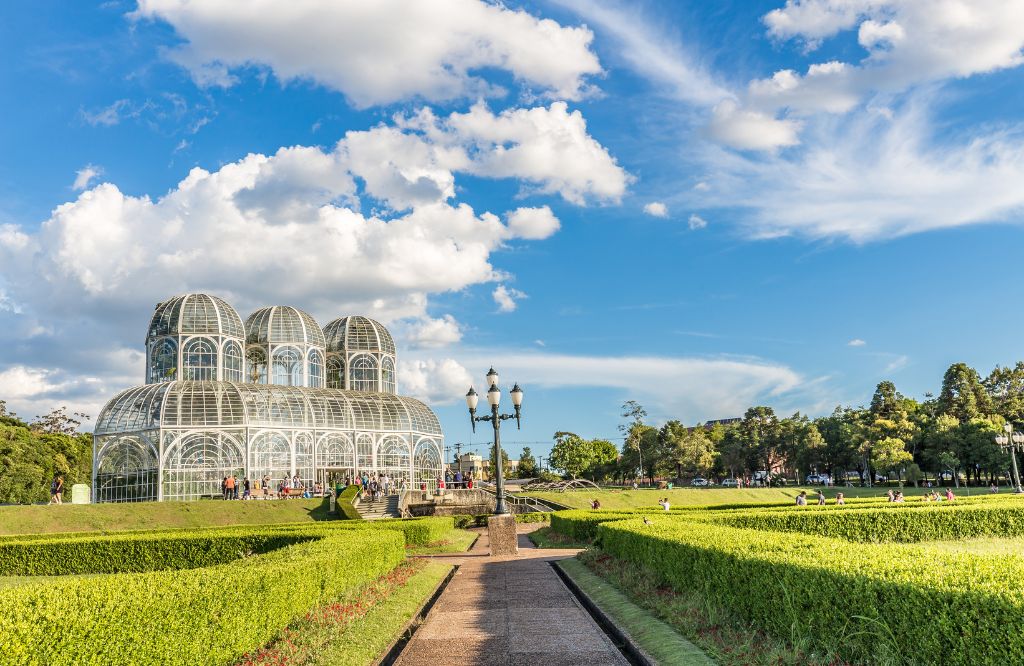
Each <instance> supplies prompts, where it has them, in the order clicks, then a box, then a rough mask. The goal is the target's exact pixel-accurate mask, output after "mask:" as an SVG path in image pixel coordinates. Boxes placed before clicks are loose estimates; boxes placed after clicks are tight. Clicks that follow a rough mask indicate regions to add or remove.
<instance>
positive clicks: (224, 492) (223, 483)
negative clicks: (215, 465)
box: [220, 476, 228, 499]
mask: <svg viewBox="0 0 1024 666" xmlns="http://www.w3.org/2000/svg"><path fill="white" fill-rule="evenodd" d="M220 494H221V497H223V498H224V499H227V498H228V477H226V476H225V477H224V478H223V479H221V480H220Z"/></svg>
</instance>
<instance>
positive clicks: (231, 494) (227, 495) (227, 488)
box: [224, 474, 236, 499]
mask: <svg viewBox="0 0 1024 666" xmlns="http://www.w3.org/2000/svg"><path fill="white" fill-rule="evenodd" d="M235 497H236V495H235V475H234V474H232V475H231V476H228V477H225V478H224V499H234V498H235Z"/></svg>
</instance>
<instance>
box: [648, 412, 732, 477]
mask: <svg viewBox="0 0 1024 666" xmlns="http://www.w3.org/2000/svg"><path fill="white" fill-rule="evenodd" d="M658 437H659V439H660V440H661V442H662V443H663V447H664V448H665V450H666V451H667V454H668V455H667V456H666V462H667V463H669V465H670V466H671V467H672V470H671V471H672V472H674V473H675V475H676V477H677V478H680V477H682V476H683V474H684V472H685V473H687V474H707V473H708V471H709V470H710V469H711V468H712V467H714V465H715V460H716V459H717V458H718V452H717V451H716V450H715V445H714V442H712V441H711V438H710V437H708V435H707V432H705V430H704V428H703V427H702V426H695V427H693V428H687V427H686V426H684V425H683V424H682V423H680V422H679V421H669V422H668V423H666V424H665V425H664V426H663V427H662V428H661V431H660V432H659V433H658Z"/></svg>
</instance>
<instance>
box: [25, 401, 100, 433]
mask: <svg viewBox="0 0 1024 666" xmlns="http://www.w3.org/2000/svg"><path fill="white" fill-rule="evenodd" d="M88 418H89V415H88V414H83V413H82V412H73V413H72V414H68V408H67V407H61V408H60V409H55V410H53V411H52V412H50V413H49V414H44V415H43V416H37V417H36V420H35V421H33V422H32V423H31V426H32V429H33V430H40V431H42V432H49V433H60V434H63V435H73V434H75V433H77V432H78V426H80V425H82V421H83V420H85V419H88Z"/></svg>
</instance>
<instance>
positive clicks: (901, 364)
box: [882, 354, 910, 372]
mask: <svg viewBox="0 0 1024 666" xmlns="http://www.w3.org/2000/svg"><path fill="white" fill-rule="evenodd" d="M909 362H910V357H909V356H905V355H902V354H900V355H897V356H896V357H895V358H893V359H892V360H891V361H889V363H888V364H886V366H885V369H884V370H883V371H882V372H898V371H899V370H902V369H903V368H905V367H907V364H908V363H909Z"/></svg>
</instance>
